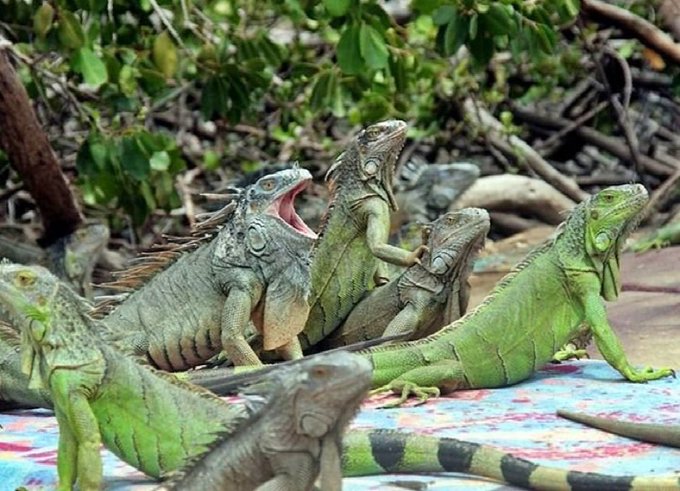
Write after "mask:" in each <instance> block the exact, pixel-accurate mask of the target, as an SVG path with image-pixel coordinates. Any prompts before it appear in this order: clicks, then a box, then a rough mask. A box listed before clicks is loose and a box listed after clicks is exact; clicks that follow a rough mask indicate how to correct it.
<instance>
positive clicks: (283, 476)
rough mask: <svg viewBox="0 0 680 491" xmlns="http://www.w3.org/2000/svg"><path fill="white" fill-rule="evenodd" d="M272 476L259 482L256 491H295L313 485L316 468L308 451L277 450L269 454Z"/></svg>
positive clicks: (309, 487) (306, 488)
mask: <svg viewBox="0 0 680 491" xmlns="http://www.w3.org/2000/svg"><path fill="white" fill-rule="evenodd" d="M270 459H271V462H270V463H271V466H272V468H273V470H274V477H273V478H271V479H270V480H269V481H267V482H265V483H263V484H261V485H260V486H258V487H257V488H256V491H297V490H300V489H302V490H308V489H312V488H313V486H314V480H315V479H316V475H317V471H318V468H317V466H316V464H315V462H314V459H313V458H312V456H311V455H310V454H309V453H308V452H290V451H287V452H285V451H284V452H279V453H278V454H276V455H271V456H270Z"/></svg>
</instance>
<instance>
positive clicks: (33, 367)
mask: <svg viewBox="0 0 680 491" xmlns="http://www.w3.org/2000/svg"><path fill="white" fill-rule="evenodd" d="M86 306H87V307H86ZM0 308H1V309H2V310H3V311H5V312H7V313H8V314H9V317H10V320H11V321H12V324H13V325H14V326H15V327H16V328H19V329H21V339H22V343H21V345H22V346H21V352H22V371H23V372H24V373H26V374H27V375H29V376H30V381H29V388H36V389H37V388H42V387H44V386H45V384H44V381H43V380H42V376H41V374H40V373H39V370H38V366H37V364H36V363H35V354H36V352H37V351H52V350H54V349H55V348H57V347H60V346H62V345H63V344H64V343H63V342H62V341H61V339H60V334H59V333H55V332H54V329H53V326H54V325H55V324H57V323H58V324H59V327H60V329H63V330H67V329H69V328H70V327H71V326H73V325H74V324H73V323H72V322H69V319H70V320H73V319H77V318H78V317H80V316H81V315H84V314H83V313H84V312H85V310H84V308H89V305H88V304H86V302H85V300H84V299H82V298H81V297H79V296H78V295H77V294H76V293H75V292H73V290H71V289H70V288H69V287H68V286H67V285H66V284H64V283H62V282H61V281H59V279H58V278H57V277H56V276H54V275H53V274H52V273H51V272H50V271H49V270H48V269H46V268H43V267H42V266H24V265H21V264H14V263H10V262H7V261H4V262H2V263H0ZM78 325H81V324H78ZM74 361H76V360H74Z"/></svg>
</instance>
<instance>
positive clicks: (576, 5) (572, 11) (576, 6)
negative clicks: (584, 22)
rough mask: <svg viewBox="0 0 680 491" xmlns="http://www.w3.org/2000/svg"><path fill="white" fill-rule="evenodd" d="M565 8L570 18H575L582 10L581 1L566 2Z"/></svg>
mask: <svg viewBox="0 0 680 491" xmlns="http://www.w3.org/2000/svg"><path fill="white" fill-rule="evenodd" d="M564 7H565V8H566V10H567V13H568V14H569V16H570V17H575V16H576V15H578V13H579V10H580V9H581V2H580V1H579V0H564Z"/></svg>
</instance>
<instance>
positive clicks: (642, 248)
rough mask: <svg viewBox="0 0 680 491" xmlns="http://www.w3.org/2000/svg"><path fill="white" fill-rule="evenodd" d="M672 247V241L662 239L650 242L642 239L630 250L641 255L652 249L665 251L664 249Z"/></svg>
mask: <svg viewBox="0 0 680 491" xmlns="http://www.w3.org/2000/svg"><path fill="white" fill-rule="evenodd" d="M669 245H671V243H670V241H668V240H663V239H661V238H657V239H650V240H645V239H642V240H640V241H638V242H636V243H635V244H633V245H632V246H631V247H630V249H631V250H632V251H633V252H637V253H641V252H647V251H649V250H651V249H663V248H664V247H668V246H669Z"/></svg>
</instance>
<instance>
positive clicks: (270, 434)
mask: <svg viewBox="0 0 680 491" xmlns="http://www.w3.org/2000/svg"><path fill="white" fill-rule="evenodd" d="M370 386H371V366H370V363H368V361H367V360H366V359H364V358H362V357H360V356H358V355H354V354H351V353H348V352H342V351H341V352H337V353H332V354H331V353H329V354H323V355H321V356H318V357H313V358H305V359H304V360H301V361H300V362H298V363H296V364H295V365H293V366H290V367H287V368H284V369H282V370H277V371H275V372H273V373H272V374H271V376H269V377H267V378H266V379H264V380H263V381H262V382H261V383H260V384H258V385H256V386H254V387H249V388H248V390H247V392H246V394H248V393H251V392H253V391H255V393H256V394H258V395H260V396H261V395H266V400H264V401H262V402H263V405H264V406H263V407H262V408H260V409H258V410H257V411H256V412H255V415H254V416H253V417H252V418H251V419H250V420H249V421H248V422H247V423H245V424H242V425H241V426H240V427H239V428H238V429H237V430H236V431H235V432H234V433H233V434H229V435H227V437H226V438H218V439H217V440H216V441H215V442H214V443H213V445H211V449H210V450H209V451H207V452H206V453H205V454H204V455H202V456H200V457H197V459H196V461H195V462H191V463H189V464H188V465H187V466H186V468H185V469H183V470H182V471H180V472H179V473H178V475H177V476H175V477H174V478H172V479H171V480H170V481H169V482H167V483H166V484H165V485H164V486H163V487H162V489H173V490H182V491H184V490H197V491H207V490H222V489H228V490H230V491H248V490H252V489H255V488H256V487H257V489H276V490H280V491H285V490H290V491H298V490H299V491H304V490H310V489H312V488H313V486H314V482H315V480H316V479H317V476H319V475H320V486H321V489H323V490H324V491H334V490H335V491H339V490H340V489H341V487H342V475H341V469H340V455H341V452H342V447H341V444H342V434H343V432H344V430H345V427H346V426H347V425H348V424H349V422H350V420H351V419H352V418H353V417H354V413H356V411H357V410H358V409H359V405H360V404H361V401H362V400H363V398H364V396H365V395H366V393H367V392H368V389H369V388H370ZM262 483H263V484H262ZM258 485H260V486H261V487H258Z"/></svg>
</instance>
